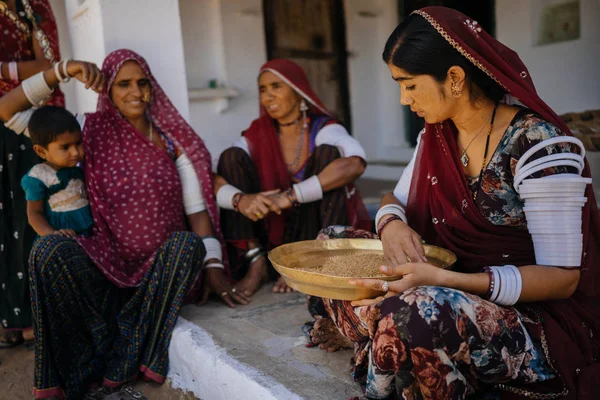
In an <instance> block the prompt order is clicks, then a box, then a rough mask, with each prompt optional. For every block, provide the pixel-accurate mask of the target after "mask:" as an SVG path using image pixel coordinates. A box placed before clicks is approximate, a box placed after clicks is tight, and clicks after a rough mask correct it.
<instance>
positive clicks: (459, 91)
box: [450, 83, 462, 97]
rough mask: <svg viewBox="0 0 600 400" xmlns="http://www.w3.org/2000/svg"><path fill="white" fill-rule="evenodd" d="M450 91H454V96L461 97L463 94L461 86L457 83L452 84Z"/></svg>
mask: <svg viewBox="0 0 600 400" xmlns="http://www.w3.org/2000/svg"><path fill="white" fill-rule="evenodd" d="M450 91H451V92H452V96H454V97H460V95H461V94H462V90H460V88H459V87H458V85H457V84H456V83H453V84H452V87H451V88H450Z"/></svg>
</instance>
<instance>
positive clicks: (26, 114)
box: [4, 108, 34, 137]
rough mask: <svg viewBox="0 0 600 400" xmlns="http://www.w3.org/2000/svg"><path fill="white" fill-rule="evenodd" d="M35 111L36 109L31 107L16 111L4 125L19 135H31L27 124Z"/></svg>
mask: <svg viewBox="0 0 600 400" xmlns="http://www.w3.org/2000/svg"><path fill="white" fill-rule="evenodd" d="M33 111H34V110H33V109H31V108H30V109H28V110H25V111H21V112H18V113H16V114H15V115H13V116H12V118H11V119H9V120H8V121H6V123H5V124H4V126H5V127H7V128H8V129H10V130H12V131H13V132H15V133H17V134H19V135H20V134H21V133H23V134H25V136H27V137H29V130H28V129H27V125H28V124H29V120H30V119H31V115H32V114H33Z"/></svg>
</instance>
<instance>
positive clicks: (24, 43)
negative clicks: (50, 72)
mask: <svg viewBox="0 0 600 400" xmlns="http://www.w3.org/2000/svg"><path fill="white" fill-rule="evenodd" d="M0 32H1V34H2V40H0V97H2V96H4V95H6V94H7V93H8V92H10V91H11V90H12V89H14V88H15V87H17V86H18V85H19V84H20V81H22V80H24V79H26V78H29V77H30V76H32V75H34V74H36V73H38V72H40V71H44V70H46V69H48V68H49V67H50V66H52V64H53V63H54V62H55V61H56V60H58V59H60V52H59V48H58V31H57V28H56V21H55V19H54V15H53V13H52V8H51V7H50V3H49V2H48V0H9V1H4V2H0ZM48 104H52V105H55V106H60V107H64V105H65V99H64V96H63V94H62V92H61V91H60V89H57V90H56V91H55V92H54V93H53V95H52V97H51V98H50V100H49V101H48ZM38 162H39V158H38V157H37V155H36V154H35V152H34V151H33V146H32V144H31V141H30V140H29V138H27V137H25V136H23V135H18V134H16V133H15V132H14V131H12V130H10V129H8V128H6V127H4V126H2V125H0V188H2V190H0V282H1V285H2V289H1V290H0V322H1V326H2V329H3V330H4V335H3V337H2V338H0V349H2V348H7V347H12V346H15V345H17V344H19V343H22V342H23V335H22V331H23V330H24V329H27V335H26V336H32V334H31V329H30V328H31V307H30V305H29V303H30V301H29V283H28V281H27V257H28V256H29V252H30V251H31V246H32V244H33V240H34V239H35V232H34V231H33V229H31V227H30V226H29V224H28V223H27V212H26V204H27V202H26V201H25V193H24V192H23V189H22V188H21V186H20V185H19V182H20V181H21V178H22V177H23V175H25V174H26V173H27V171H28V170H29V169H30V168H31V167H33V166H34V165H35V164H37V163H38Z"/></svg>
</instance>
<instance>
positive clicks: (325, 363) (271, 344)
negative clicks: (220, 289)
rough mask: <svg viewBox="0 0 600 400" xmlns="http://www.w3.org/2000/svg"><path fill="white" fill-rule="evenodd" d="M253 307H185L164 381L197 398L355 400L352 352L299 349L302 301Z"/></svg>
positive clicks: (265, 300)
mask: <svg viewBox="0 0 600 400" xmlns="http://www.w3.org/2000/svg"><path fill="white" fill-rule="evenodd" d="M270 290H271V285H268V287H265V288H263V289H262V290H261V291H260V292H259V293H258V294H257V295H255V296H254V297H253V301H252V303H251V304H249V305H247V306H240V307H237V308H235V309H230V308H228V307H226V306H224V305H222V304H220V303H216V302H213V303H209V304H207V305H205V306H203V307H196V306H187V307H184V309H183V310H182V315H181V317H180V318H179V320H178V322H177V326H176V327H175V330H174V332H173V338H172V341H171V346H170V348H169V352H170V353H169V361H170V370H169V376H168V377H169V379H170V380H171V384H172V385H173V387H175V388H179V389H182V390H185V391H190V392H193V393H194V394H195V395H196V396H198V397H199V398H200V399H202V400H219V399H227V400H237V399H240V400H242V399H243V400H254V399H256V400H259V399H260V400H271V399H273V400H275V399H276V400H287V399H289V400H297V399H310V400H319V399H323V400H325V399H328V400H333V399H342V400H346V399H348V398H350V397H353V396H360V395H361V394H362V391H361V390H360V387H359V386H358V385H357V384H355V383H353V382H352V381H351V379H350V373H349V366H350V363H349V362H350V358H351V357H352V352H351V351H350V350H346V351H340V352H337V353H327V352H324V351H322V350H320V349H318V348H307V347H305V344H306V339H305V338H304V336H303V335H302V332H301V330H300V327H301V325H302V324H303V323H304V322H306V321H307V320H309V319H310V316H309V315H308V312H307V311H306V300H305V296H304V295H301V294H299V293H290V294H274V293H271V291H270Z"/></svg>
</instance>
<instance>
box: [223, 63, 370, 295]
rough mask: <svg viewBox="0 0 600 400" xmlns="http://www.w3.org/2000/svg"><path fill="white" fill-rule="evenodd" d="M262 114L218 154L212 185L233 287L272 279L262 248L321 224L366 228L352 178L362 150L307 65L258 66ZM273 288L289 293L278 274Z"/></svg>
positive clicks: (360, 166)
mask: <svg viewBox="0 0 600 400" xmlns="http://www.w3.org/2000/svg"><path fill="white" fill-rule="evenodd" d="M258 89H259V96H260V117H259V118H258V119H256V120H254V121H253V122H252V124H251V125H250V127H249V128H248V129H247V130H246V131H244V132H243V134H242V135H243V137H242V138H241V139H240V140H239V141H238V142H237V143H235V144H234V146H233V147H231V148H229V149H227V150H226V151H225V152H223V154H222V155H221V157H220V159H219V166H218V174H219V176H220V177H221V179H219V180H217V182H216V184H215V193H216V195H217V202H218V204H219V206H220V207H221V221H222V224H223V232H224V236H225V240H226V242H227V244H228V250H229V256H230V262H231V264H232V271H233V273H234V277H235V278H237V279H241V281H240V282H239V283H238V285H237V288H238V290H240V291H242V292H244V293H246V294H247V295H252V294H253V293H254V292H255V291H256V290H258V288H259V287H260V285H261V283H262V282H263V281H265V280H267V279H268V278H269V275H271V276H272V277H274V276H273V275H276V274H274V270H272V268H271V269H269V268H270V267H269V266H268V264H267V263H268V261H267V259H266V256H265V255H266V251H268V250H270V249H272V248H274V247H276V246H279V245H281V244H283V243H290V242H295V241H298V240H308V239H312V238H314V237H315V236H316V234H317V233H318V232H319V230H321V229H322V228H324V227H327V226H330V225H350V226H354V227H360V228H363V229H370V228H371V221H370V218H369V217H368V214H367V212H366V209H365V207H364V204H363V203H362V200H361V198H360V194H359V193H358V191H357V190H356V188H355V187H354V185H353V183H354V182H355V181H356V179H358V178H359V177H360V176H361V175H362V173H363V172H364V170H365V164H366V163H365V158H366V157H365V152H364V150H363V149H362V147H361V146H360V144H359V143H358V141H356V140H355V139H354V138H352V137H351V136H350V135H349V134H348V132H347V131H346V129H345V128H344V127H343V126H342V125H340V124H339V122H337V121H336V120H335V119H334V118H333V117H332V115H331V113H330V112H329V111H327V109H325V107H324V106H323V103H322V102H321V100H319V98H318V97H317V96H316V95H315V93H314V91H313V90H312V88H311V87H310V84H309V82H308V79H307V77H306V74H305V73H304V70H302V68H301V67H300V66H298V65H297V64H295V63H293V62H292V61H289V60H272V61H269V62H267V63H266V64H265V65H263V66H262V67H261V69H260V71H259V76H258ZM273 291H275V292H285V291H291V289H290V288H288V287H287V286H286V285H285V283H284V282H283V280H282V279H280V280H279V281H278V282H277V283H276V284H275V287H274V288H273Z"/></svg>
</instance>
